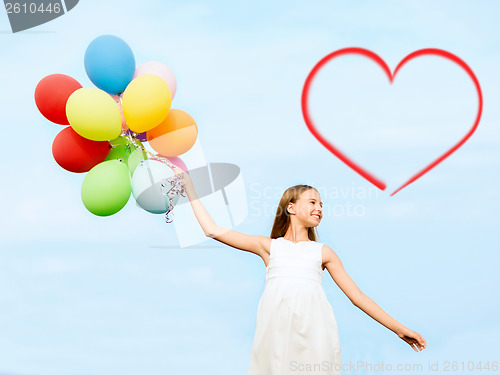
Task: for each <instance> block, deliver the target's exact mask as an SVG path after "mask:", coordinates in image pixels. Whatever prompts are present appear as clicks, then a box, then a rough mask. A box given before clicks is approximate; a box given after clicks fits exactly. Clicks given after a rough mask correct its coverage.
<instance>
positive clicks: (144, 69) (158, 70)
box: [134, 61, 177, 99]
mask: <svg viewBox="0 0 500 375" xmlns="http://www.w3.org/2000/svg"><path fill="white" fill-rule="evenodd" d="M143 74H156V75H157V76H160V77H161V78H163V80H164V81H165V82H167V85H168V87H169V88H170V93H171V94H172V99H173V98H174V96H175V92H176V91H177V81H176V79H175V75H174V72H173V71H172V69H170V68H169V67H168V66H166V65H165V64H162V63H161V62H158V61H149V62H146V63H144V64H141V65H139V66H138V67H137V68H136V69H135V75H134V78H135V77H139V76H141V75H143Z"/></svg>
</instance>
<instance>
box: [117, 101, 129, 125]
mask: <svg viewBox="0 0 500 375" xmlns="http://www.w3.org/2000/svg"><path fill="white" fill-rule="evenodd" d="M116 105H117V106H118V109H119V110H120V115H121V116H122V129H123V130H128V126H127V121H125V116H124V114H123V108H122V102H116Z"/></svg>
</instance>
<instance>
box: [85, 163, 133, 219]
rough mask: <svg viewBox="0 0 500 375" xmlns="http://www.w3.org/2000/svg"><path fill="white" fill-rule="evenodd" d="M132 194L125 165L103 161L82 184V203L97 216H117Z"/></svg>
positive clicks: (88, 174)
mask: <svg viewBox="0 0 500 375" xmlns="http://www.w3.org/2000/svg"><path fill="white" fill-rule="evenodd" d="M131 193H132V185H131V182H130V174H129V170H128V167H127V165H126V164H125V163H123V162H120V161H118V160H109V161H103V162H102V163H100V164H97V165H96V166H95V167H94V168H92V169H91V170H90V171H89V173H87V175H86V176H85V179H84V180H83V183H82V201H83V204H84V205H85V207H86V208H87V210H89V211H90V212H92V213H93V214H94V215H97V216H109V215H113V214H116V213H117V212H118V211H120V210H121V209H122V208H123V207H124V206H125V205H126V204H127V202H128V200H129V198H130V194H131Z"/></svg>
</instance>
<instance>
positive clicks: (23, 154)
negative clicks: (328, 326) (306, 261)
mask: <svg viewBox="0 0 500 375" xmlns="http://www.w3.org/2000/svg"><path fill="white" fill-rule="evenodd" d="M499 7H500V6H499V5H498V3H497V2H494V1H481V2H474V3H473V2H470V1H469V2H468V1H406V2H401V1H364V2H356V3H353V2H340V1H330V2H326V1H311V2H273V4H272V5H270V4H268V3H267V2H264V1H258V2H251V3H234V4H232V5H231V4H228V3H226V2H222V1H220V2H191V1H183V2H170V1H150V2H144V3H140V4H139V3H137V2H128V1H107V2H106V3H104V4H103V3H102V2H98V1H93V0H81V1H80V3H79V4H78V5H77V7H75V8H74V9H73V10H72V11H71V12H69V13H68V14H67V15H65V16H63V17H60V18H58V19H56V20H54V21H52V22H50V23H47V24H45V25H41V26H39V27H37V28H34V29H32V30H29V31H25V32H21V33H17V34H12V33H11V32H10V26H9V24H8V20H7V16H6V15H5V13H1V12H0V13H1V15H0V17H1V18H0V22H1V23H0V31H1V33H0V40H1V46H2V48H1V50H0V55H1V64H2V65H1V67H2V75H1V80H0V84H1V87H2V90H1V91H0V96H1V102H0V103H1V113H2V135H3V142H2V148H1V150H2V151H1V152H2V155H3V158H2V159H3V161H4V162H3V167H2V184H0V193H1V196H2V197H3V199H2V210H1V214H0V220H1V221H0V224H1V225H0V233H1V237H0V241H1V244H2V246H1V251H0V373H2V372H3V373H6V374H40V375H59V374H61V375H62V374H65V375H66V374H72V375H80V374H89V373H92V374H114V373H120V374H123V375H127V374H136V373H138V372H139V371H141V372H142V373H143V374H165V373H178V374H198V373H200V372H202V373H204V374H207V375H210V374H217V375H222V374H245V373H246V372H247V371H248V363H249V360H250V349H251V345H252V340H253V334H254V330H255V319H256V312H257V304H258V301H259V298H260V295H261V293H262V291H263V288H264V285H265V268H264V263H263V262H262V260H261V259H260V258H258V257H256V256H255V255H253V254H250V253H247V252H242V251H237V250H235V249H233V248H231V247H228V246H223V245H222V244H220V243H218V242H217V241H214V240H210V239H207V241H206V242H204V243H202V244H199V245H197V246H193V247H189V248H180V247H179V246H178V239H177V237H176V232H175V230H174V227H173V226H172V224H165V223H164V220H163V217H162V216H161V215H152V214H149V213H147V212H144V211H142V210H141V209H139V208H138V207H137V206H135V204H134V203H133V201H132V200H131V201H130V202H129V203H128V204H127V206H126V207H125V208H124V209H123V210H122V211H120V212H119V213H118V214H116V215H114V216H111V217H106V218H98V217H95V216H93V215H92V214H90V213H89V212H87V211H86V209H85V207H84V206H83V204H82V203H81V199H80V186H81V182H82V181H83V178H84V176H83V175H80V174H71V173H70V172H67V171H64V170H62V169H61V168H60V167H59V166H58V165H57V164H56V163H55V161H54V160H53V158H52V154H51V144H52V140H53V139H54V137H55V136H56V134H57V133H58V131H59V130H61V129H62V127H60V126H58V125H55V124H52V123H49V122H48V121H47V120H45V119H44V118H43V117H42V116H41V115H40V114H39V113H38V111H37V108H36V106H35V104H34V99H33V93H34V88H35V86H36V84H37V83H38V81H39V80H40V79H41V78H43V77H44V76H46V75H48V74H52V73H64V74H68V75H71V76H73V77H74V78H76V79H77V80H79V81H80V82H81V83H82V85H83V86H86V87H89V86H92V84H91V82H90V80H89V79H88V77H86V75H85V69H84V66H83V56H84V53H85V49H86V47H87V46H88V44H89V43H90V42H91V41H92V40H93V39H94V38H96V37H97V36H99V35H103V34H113V35H116V36H119V37H121V38H122V39H124V40H125V41H126V42H127V43H128V44H129V45H130V46H131V48H132V50H133V51H134V54H135V57H136V61H137V62H138V63H142V62H146V61H150V60H157V61H162V62H164V63H165V64H167V65H168V66H170V67H171V68H172V70H173V71H174V72H175V74H176V77H177V84H178V86H177V94H176V97H175V98H174V101H173V103H172V107H173V108H179V109H183V110H185V111H187V112H188V113H190V114H191V115H192V116H193V117H194V118H195V120H196V121H197V125H198V128H199V135H198V141H199V143H200V145H201V146H202V148H203V153H204V156H205V158H206V160H207V161H209V162H226V163H233V164H237V165H238V166H239V167H240V168H241V173H242V176H243V179H244V183H245V189H246V193H247V203H248V217H247V218H246V219H245V221H244V222H243V223H242V224H241V225H239V226H238V227H237V228H236V230H239V231H241V232H244V233H249V234H260V235H269V233H270V230H271V226H272V221H273V215H274V213H275V210H276V205H277V203H278V201H279V198H280V197H281V194H282V192H283V191H284V190H285V189H286V188H287V187H289V186H291V185H294V184H298V183H307V184H311V185H313V186H315V187H317V188H318V190H319V191H320V193H321V194H322V200H323V203H324V205H325V217H324V219H323V221H322V223H321V225H320V226H319V228H318V230H319V234H320V239H319V241H320V242H323V243H325V244H327V245H329V246H330V247H332V248H333V249H334V250H335V251H336V252H337V254H338V255H339V257H340V259H341V260H342V262H343V264H344V267H345V268H346V270H347V272H348V273H349V275H350V276H351V277H352V279H353V280H354V281H355V282H356V284H357V285H358V286H359V287H360V289H361V290H363V291H364V292H365V294H367V295H368V296H369V297H370V298H372V299H373V300H374V301H375V302H376V303H377V304H379V305H380V306H381V307H382V308H383V309H384V310H385V311H386V312H387V313H389V314H390V315H391V316H393V317H394V318H395V319H397V320H398V321H400V322H401V323H402V324H404V325H406V326H408V327H409V328H411V329H413V330H415V331H417V332H419V333H421V334H422V335H423V336H424V337H425V338H426V340H427V343H428V348H427V349H426V350H424V351H423V352H420V353H415V352H414V351H413V350H411V349H410V347H409V346H408V345H407V344H406V343H404V342H403V341H401V340H400V339H399V338H398V337H397V336H395V335H394V334H393V333H392V332H390V331H388V330H387V329H386V328H385V327H383V326H382V325H380V324H379V323H377V322H376V321H374V320H373V319H371V318H370V317H369V316H367V315H366V314H364V313H363V312H362V311H361V310H358V309H357V308H356V307H354V306H353V305H351V304H350V302H349V300H348V299H347V298H346V297H345V295H344V294H343V293H342V292H341V291H340V289H339V288H338V287H337V286H336V284H335V283H334V282H333V280H332V279H331V278H330V276H329V274H328V273H327V272H325V273H324V280H323V286H324V289H325V292H326V294H327V297H328V300H329V301H330V303H331V305H332V307H333V309H334V311H335V316H336V319H337V322H338V325H339V334H340V340H341V350H342V359H343V361H344V362H347V363H349V362H354V363H356V362H357V361H368V362H370V363H373V364H376V363H381V362H384V363H386V364H387V363H391V364H392V365H393V366H395V365H396V364H397V363H406V364H408V363H422V364H423V365H424V371H423V372H426V373H427V372H430V371H428V370H427V367H426V366H427V364H428V363H429V361H430V362H432V363H434V362H436V361H438V362H439V365H440V366H444V365H445V364H446V361H459V362H461V361H465V363H467V361H475V362H474V363H475V364H477V363H478V361H482V363H484V362H485V361H493V360H499V358H498V355H497V353H498V349H497V348H496V345H495V341H496V338H497V337H498V335H499V334H500V325H499V323H498V318H497V317H498V313H499V312H500V303H499V300H498V298H496V297H495V296H496V295H497V288H498V287H499V286H500V276H499V273H498V270H497V267H498V264H499V260H500V259H499V256H498V244H499V238H498V234H497V233H498V227H499V224H500V220H499V217H500V215H499V213H498V212H499V209H500V204H499V199H498V191H499V188H500V178H499V176H500V174H499V164H500V151H499V150H500V148H499V147H498V146H499V143H500V131H499V130H498V120H499V118H500V110H499V108H500V107H499V106H498V105H497V103H499V102H500V74H499V73H498V72H499V70H498V67H499V66H500V49H499V48H498V47H499V45H500V40H499V38H500V33H499V31H500V30H499V27H498V26H497V22H496V21H497V20H496V15H497V14H499V11H500V9H499ZM351 46H356V47H363V48H367V49H370V50H372V51H374V52H376V53H377V54H378V55H379V56H381V57H382V58H383V59H384V60H385V61H386V63H387V64H388V65H389V67H390V68H391V69H394V68H395V67H396V65H397V63H398V62H399V61H400V60H401V59H402V58H404V57H405V56H406V55H407V54H409V53H411V52H412V51H415V50H418V49H421V48H430V47H431V48H441V49H444V50H447V51H449V52H451V53H454V54H455V55H457V56H459V57H460V58H461V59H463V60H464V61H465V62H467V64H469V66H471V68H472V69H473V70H474V72H475V74H476V76H477V77H478V79H479V82H480V83H481V87H482V91H483V96H484V109H483V114H482V120H481V123H480V124H479V127H478V129H477V131H476V132H475V133H474V135H473V136H472V137H471V138H470V139H469V140H468V141H467V142H466V143H465V144H464V146H463V147H461V148H460V149H459V150H458V151H456V152H455V153H454V154H452V155H451V156H450V157H449V158H448V159H446V160H445V161H444V162H442V163H441V164H440V165H438V166H437V167H436V168H434V169H433V170H431V171H430V172H429V173H427V174H426V175H425V176H423V177H422V178H421V179H419V180H418V181H416V182H415V183H413V184H412V185H410V186H409V187H407V188H405V189H404V190H402V191H401V192H399V193H398V194H396V195H395V196H393V197H390V196H389V193H390V192H392V191H393V190H394V188H395V187H397V186H399V185H398V183H399V184H401V182H403V181H404V180H405V179H407V178H408V177H409V176H410V175H412V174H413V173H414V172H415V171H416V170H418V168H419V167H421V166H423V165H425V164H426V163H428V162H430V160H432V158H435V157H436V155H439V154H440V153H442V152H444V151H445V150H446V149H448V148H449V147H451V145H453V144H454V143H456V141H457V140H458V139H459V138H460V137H461V136H462V135H463V134H464V133H465V132H466V131H467V129H469V128H470V126H471V125H472V119H473V117H474V114H475V110H476V108H477V98H476V96H475V93H474V91H473V88H472V84H471V83H470V81H469V80H468V79H467V77H466V75H465V74H464V73H463V72H461V71H460V69H458V68H457V67H456V66H455V65H453V64H451V63H447V62H446V61H442V60H439V59H437V58H432V57H429V58H422V59H421V60H415V61H414V62H413V63H409V64H407V65H406V66H405V68H404V69H403V70H402V71H401V72H400V73H398V76H397V78H396V80H395V82H394V84H393V85H392V87H391V86H389V85H388V84H387V81H386V80H385V79H384V77H383V75H382V74H381V71H380V70H379V69H378V68H376V67H375V66H374V65H373V64H371V63H369V62H368V60H365V59H362V58H357V57H348V58H345V59H339V60H338V61H335V63H333V64H331V65H329V66H328V67H327V68H326V69H325V70H324V71H322V73H321V79H318V82H317V83H316V84H315V86H314V87H313V93H312V95H311V108H312V109H313V111H314V112H313V113H314V116H315V119H317V122H318V128H320V129H321V130H322V131H323V132H324V134H325V135H327V136H328V137H329V139H332V140H333V139H334V140H336V141H337V142H339V144H341V145H342V147H343V149H344V150H345V151H346V152H347V153H348V154H349V155H351V156H352V157H356V158H357V160H359V161H360V162H361V161H362V162H363V163H364V164H363V165H366V166H367V167H369V168H370V169H371V170H373V171H374V172H376V173H378V174H379V175H380V176H382V177H383V178H384V179H385V180H386V181H387V182H388V186H389V188H388V191H380V190H378V189H376V188H374V187H373V186H372V185H371V184H370V183H369V182H367V181H366V180H364V179H363V178H361V177H360V176H359V175H357V174H356V173H355V172H354V171H352V170H350V169H349V168H348V167H347V166H346V165H344V164H343V163H342V162H341V161H340V160H338V159H337V158H336V157H334V156H333V155H332V154H330V153H329V152H328V150H326V149H324V148H323V147H322V146H321V144H319V142H317V141H316V139H315V138H314V137H313V136H312V134H311V133H309V131H308V130H307V128H306V126H305V123H304V120H303V118H302V113H301V109H300V96H301V92H302V86H303V84H304V81H305V79H306V77H307V74H308V73H309V71H310V70H311V69H312V67H313V66H314V65H315V64H316V63H317V62H318V61H319V60H320V59H321V58H322V57H324V56H325V55H327V54H328V53H330V52H332V51H335V50H337V49H340V48H345V47H351ZM181 157H182V156H181ZM495 356H496V357H495ZM442 368H443V367H441V369H442ZM359 372H360V373H363V372H364V371H362V370H360V371H359ZM464 372H465V371H464ZM457 373H461V371H457Z"/></svg>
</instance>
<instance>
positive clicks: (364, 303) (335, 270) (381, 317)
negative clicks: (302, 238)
mask: <svg viewBox="0 0 500 375" xmlns="http://www.w3.org/2000/svg"><path fill="white" fill-rule="evenodd" d="M322 255H323V261H324V263H325V268H326V269H327V270H328V273H329V274H330V276H331V277H332V279H333V281H335V283H336V284H337V285H338V286H339V288H340V289H341V290H342V291H343V292H344V294H345V295H346V296H347V297H348V298H349V299H350V300H351V302H352V303H353V304H354V306H356V307H358V308H359V309H361V310H362V311H364V312H365V313H366V314H367V315H369V316H370V317H372V318H373V319H375V320H376V321H377V322H379V323H380V324H382V325H383V326H385V327H387V328H388V329H390V330H391V331H393V332H394V333H396V334H397V335H398V337H399V338H401V339H402V340H404V341H406V342H407V343H408V344H409V345H410V346H411V347H412V349H413V350H415V351H416V352H418V351H419V350H422V349H425V348H426V346H427V342H426V341H425V339H424V338H423V337H422V336H421V335H420V334H419V333H418V332H414V331H412V330H411V329H409V328H407V327H405V326H403V325H402V324H401V323H399V322H398V321H397V320H395V319H394V318H392V317H391V316H390V315H389V314H387V313H386V312H385V311H384V310H382V309H381V308H380V306H378V305H377V304H376V303H375V302H374V301H373V300H372V299H371V298H370V297H368V296H367V295H366V294H364V293H363V292H362V291H361V290H360V289H359V288H358V286H357V285H356V284H355V283H354V281H352V279H351V278H350V277H349V275H348V274H347V272H346V271H345V269H344V267H343V265H342V262H341V261H340V258H339V257H338V255H337V254H336V253H335V252H334V251H333V250H332V249H331V248H330V247H328V246H326V245H323V249H322Z"/></svg>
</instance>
